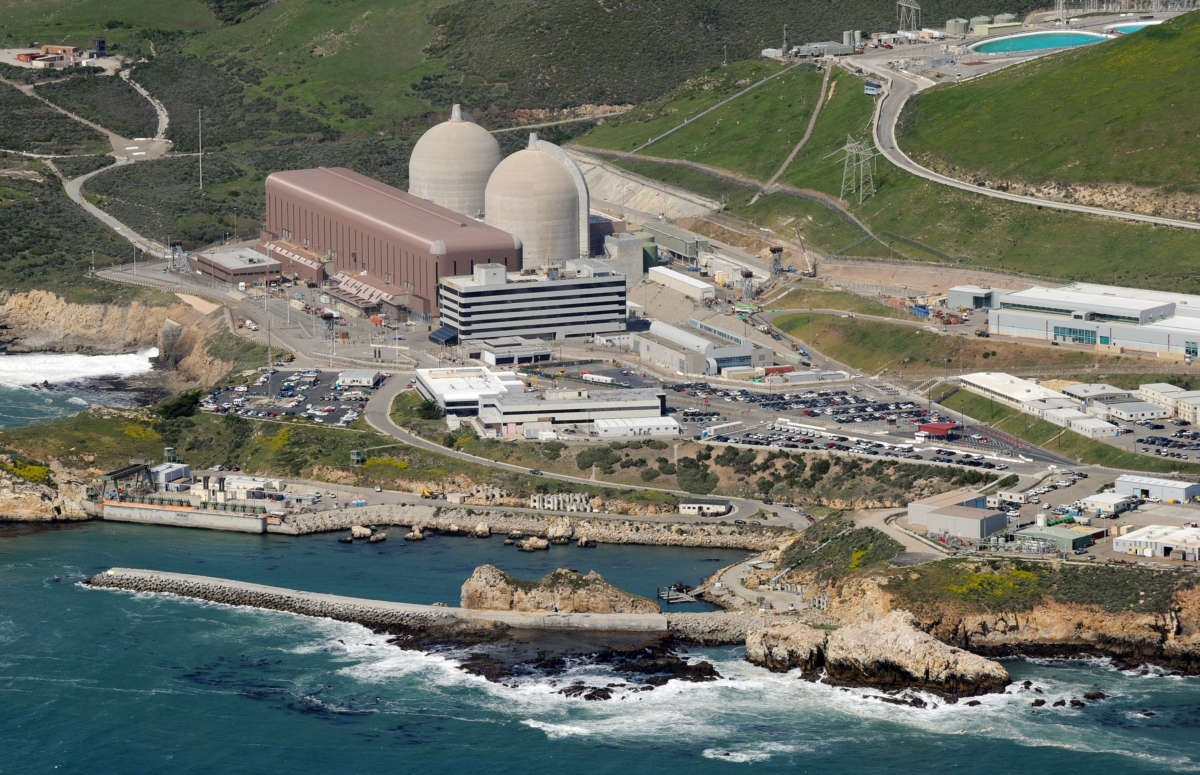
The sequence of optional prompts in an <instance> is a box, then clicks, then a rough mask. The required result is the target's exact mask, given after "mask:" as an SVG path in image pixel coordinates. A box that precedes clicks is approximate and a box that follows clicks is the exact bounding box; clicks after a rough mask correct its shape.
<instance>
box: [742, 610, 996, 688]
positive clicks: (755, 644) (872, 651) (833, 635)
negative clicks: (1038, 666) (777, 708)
mask: <svg viewBox="0 0 1200 775" xmlns="http://www.w3.org/2000/svg"><path fill="white" fill-rule="evenodd" d="M746 658H747V659H748V660H749V661H751V662H753V663H755V664H758V665H762V666H763V667H766V668H768V669H770V670H775V671H786V670H791V669H793V668H800V669H801V670H802V671H803V672H804V674H805V675H806V676H807V677H812V676H814V675H816V674H817V672H818V671H819V670H820V669H822V668H823V669H824V674H825V678H826V680H828V681H830V682H832V683H836V684H842V685H849V686H874V687H879V688H881V689H889V690H892V689H895V690H899V689H908V688H918V689H925V690H928V691H931V692H934V693H935V694H939V695H942V696H944V697H950V698H957V697H971V696H974V695H978V694H986V693H989V692H999V691H1003V689H1004V687H1005V686H1006V685H1007V684H1008V682H1009V676H1008V671H1007V670H1005V669H1004V668H1003V667H1002V666H1001V665H1000V664H998V663H996V662H993V661H991V660H990V659H986V658H985V657H981V656H979V655H977V654H972V653H970V652H969V651H964V650H963V649H960V648H957V647H955V646H950V645H947V644H945V643H943V642H941V641H940V640H938V639H937V638H935V637H933V636H932V635H930V634H929V633H927V632H924V631H923V630H920V629H918V628H917V626H916V620H915V619H914V618H913V616H912V614H910V613H908V612H907V611H892V612H891V613H889V614H888V615H887V616H884V617H883V618H881V619H876V620H872V621H863V622H859V623H857V624H852V625H848V626H846V627H842V628H840V629H837V630H834V631H833V632H830V633H828V634H827V633H825V632H823V631H821V630H816V629H814V628H812V627H808V626H807V625H804V624H801V623H798V622H794V623H787V624H782V625H775V626H772V627H769V628H766V629H764V630H758V631H754V632H751V633H750V634H749V635H748V636H747V638H746Z"/></svg>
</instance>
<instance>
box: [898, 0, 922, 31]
mask: <svg viewBox="0 0 1200 775" xmlns="http://www.w3.org/2000/svg"><path fill="white" fill-rule="evenodd" d="M896 21H897V22H898V24H897V29H899V30H900V31H901V32H903V31H904V30H910V31H912V32H916V31H917V30H919V29H921V4H920V3H918V2H917V0H896Z"/></svg>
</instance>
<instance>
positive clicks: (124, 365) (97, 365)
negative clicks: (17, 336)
mask: <svg viewBox="0 0 1200 775" xmlns="http://www.w3.org/2000/svg"><path fill="white" fill-rule="evenodd" d="M157 354H158V351H157V350H155V349H153V348H151V349H148V350H143V351H141V352H136V353H125V354H122V355H79V354H76V353H28V354H19V355H6V354H3V353H0V428H13V427H17V426H21V425H30V424H32V423H36V422H42V421H45V420H53V419H55V418H58V417H64V416H66V415H69V414H74V413H76V412H79V411H81V410H83V409H87V408H88V406H90V405H91V404H101V405H103V406H136V405H138V404H141V403H144V402H145V399H146V395H145V391H144V390H138V389H133V388H130V387H128V386H127V385H125V384H124V383H123V380H124V379H127V378H130V377H136V376H139V375H142V374H145V373H146V372H148V371H150V370H151V368H152V362H151V359H152V358H153V357H154V356H155V355H157Z"/></svg>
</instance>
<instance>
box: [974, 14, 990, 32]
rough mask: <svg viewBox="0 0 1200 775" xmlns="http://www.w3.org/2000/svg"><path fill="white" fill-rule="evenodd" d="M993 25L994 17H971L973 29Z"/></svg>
mask: <svg viewBox="0 0 1200 775" xmlns="http://www.w3.org/2000/svg"><path fill="white" fill-rule="evenodd" d="M991 23H992V17H990V16H972V17H971V29H975V28H976V27H979V26H980V25H984V24H991Z"/></svg>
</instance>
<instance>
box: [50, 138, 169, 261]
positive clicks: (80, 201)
mask: <svg viewBox="0 0 1200 775" xmlns="http://www.w3.org/2000/svg"><path fill="white" fill-rule="evenodd" d="M121 163H123V162H118V164H121ZM124 163H127V162H124ZM115 166H117V165H116V164H111V165H109V166H107V167H101V168H100V169H98V170H94V171H92V172H89V173H88V174H86V175H80V176H79V177H77V178H72V179H71V180H65V179H64V180H63V190H65V191H66V192H67V196H68V197H69V198H70V199H71V201H72V202H74V203H75V204H77V205H79V206H80V207H82V208H83V209H84V210H85V211H86V212H87V213H88V215H91V216H92V217H93V218H95V219H96V220H98V221H100V222H101V223H103V224H104V225H105V226H107V227H108V228H110V229H112V230H113V231H115V232H116V233H117V234H119V235H120V236H121V237H123V238H124V239H126V240H128V241H129V242H130V243H131V244H132V245H133V246H134V247H135V248H137V249H138V250H141V251H143V252H145V253H149V254H150V255H152V256H154V257H156V258H165V257H166V249H165V248H164V247H163V246H162V245H161V244H159V243H158V242H155V241H154V240H152V239H150V238H148V237H144V236H142V235H141V234H138V233H137V232H136V231H134V230H133V229H131V228H130V227H128V226H126V225H125V224H123V223H121V222H120V221H118V220H117V219H116V218H114V217H113V216H111V215H109V214H108V213H106V212H104V211H103V210H101V209H100V208H99V207H96V205H94V204H92V203H91V202H89V201H88V200H87V198H86V197H84V195H83V184H84V183H86V182H88V181H89V180H91V179H92V178H94V177H95V176H97V175H99V174H100V173H102V172H106V171H108V170H111V169H112V168H113V167H115ZM55 172H58V168H57V167H56V168H55ZM59 174H60V176H61V173H59Z"/></svg>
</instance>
